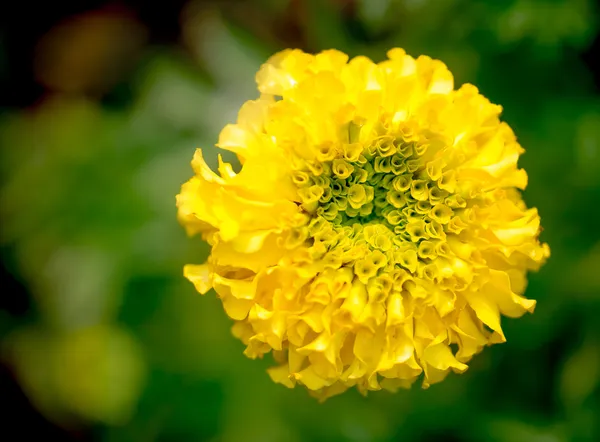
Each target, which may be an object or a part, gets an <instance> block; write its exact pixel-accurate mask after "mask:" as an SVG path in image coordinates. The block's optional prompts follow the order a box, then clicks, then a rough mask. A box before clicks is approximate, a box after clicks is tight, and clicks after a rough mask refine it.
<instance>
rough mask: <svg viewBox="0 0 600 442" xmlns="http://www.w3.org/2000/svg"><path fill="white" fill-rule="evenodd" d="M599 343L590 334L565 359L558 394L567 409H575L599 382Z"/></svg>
mask: <svg viewBox="0 0 600 442" xmlns="http://www.w3.org/2000/svg"><path fill="white" fill-rule="evenodd" d="M598 349H600V343H599V342H597V341H596V340H595V339H594V338H593V337H592V336H588V338H587V339H586V340H585V341H584V343H583V345H582V346H581V347H580V348H579V349H577V350H576V351H575V353H574V354H573V355H572V356H571V357H570V358H569V359H568V360H567V361H566V363H565V364H564V368H563V371H562V374H561V377H560V384H559V395H560V398H561V400H562V402H563V403H564V405H565V407H566V408H567V409H568V410H572V411H576V410H578V408H579V407H580V406H581V404H582V403H583V401H584V400H585V399H586V398H587V397H588V396H589V395H591V394H592V393H593V392H594V390H595V389H596V387H597V386H598V385H599V384H600V352H599V351H598Z"/></svg>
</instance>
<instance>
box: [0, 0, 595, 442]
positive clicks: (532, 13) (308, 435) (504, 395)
mask: <svg viewBox="0 0 600 442" xmlns="http://www.w3.org/2000/svg"><path fill="white" fill-rule="evenodd" d="M253 3H254V4H255V7H256V8H257V9H259V10H263V14H266V16H265V17H263V18H264V19H265V20H266V22H268V23H271V22H272V23H273V24H274V26H275V24H277V23H278V22H279V21H280V20H282V19H283V18H282V17H283V15H284V14H285V13H286V11H287V10H288V8H289V7H290V5H292V4H293V3H295V2H281V3H280V2H276V1H272V0H269V1H256V2H253ZM345 3H346V2H340V1H335V2H334V1H306V2H303V4H304V6H305V7H304V9H303V12H302V13H303V14H304V15H303V16H302V19H299V22H300V24H299V26H300V27H301V29H302V35H303V39H304V40H303V44H304V45H305V49H307V50H311V51H317V50H320V49H325V48H330V47H336V48H338V49H341V50H345V51H347V52H349V53H350V54H351V55H357V54H359V53H364V54H366V55H369V56H371V57H373V58H374V59H377V60H378V59H381V58H382V57H383V56H384V55H385V51H386V50H387V49H389V48H390V47H393V46H401V47H404V48H405V49H406V50H407V52H408V53H409V54H411V55H419V54H421V53H427V54H428V55H431V56H434V57H437V58H441V59H442V60H444V61H445V62H446V63H447V64H448V65H449V67H450V69H451V70H452V71H453V72H454V73H455V77H456V82H457V84H460V83H463V82H472V83H474V84H476V85H477V86H478V87H479V88H480V89H481V91H482V92H483V93H484V94H485V95H486V96H488V97H489V98H490V99H491V100H492V101H494V102H497V103H501V104H502V105H503V107H504V119H505V120H506V121H508V122H509V123H510V124H511V126H513V128H514V129H515V131H516V133H517V135H518V136H519V139H520V141H521V144H522V145H523V146H524V147H525V148H526V150H527V153H526V155H524V157H523V158H522V160H521V163H520V164H521V165H522V166H523V167H524V168H526V169H527V171H528V173H529V187H528V189H527V191H526V194H525V199H526V201H527V203H528V205H530V206H536V207H538V208H539V210H540V213H541V216H542V223H543V225H544V227H545V229H546V230H545V231H544V232H543V240H544V241H546V242H548V243H549V244H550V246H551V249H552V257H551V259H550V261H549V262H548V264H547V265H546V266H545V267H544V268H543V269H542V270H541V272H540V273H538V274H533V275H531V277H530V283H529V287H528V290H527V296H528V297H529V298H533V299H537V300H538V307H537V310H536V313H535V314H534V315H532V316H531V315H530V316H526V317H524V318H522V319H520V320H518V321H517V320H511V319H506V320H505V321H504V324H505V332H506V335H507V337H508V343H507V344H504V345H501V346H495V347H492V348H489V349H486V351H485V352H484V353H482V354H480V355H478V356H477V357H476V358H475V359H474V360H473V363H472V365H471V368H470V369H469V370H468V372H467V373H465V374H464V375H461V376H456V375H451V376H449V378H448V379H447V380H446V381H445V382H443V383H441V384H439V385H435V386H434V387H432V388H431V389H429V390H420V389H419V388H418V387H415V388H413V389H412V390H410V391H401V392H399V393H397V394H395V395H392V394H389V393H385V392H381V393H375V394H371V395H369V396H368V397H367V398H363V397H361V396H360V395H358V394H357V393H356V392H349V393H347V394H344V395H342V396H340V397H335V398H332V399H330V400H329V401H327V402H325V403H324V404H322V405H321V404H318V403H317V402H316V401H314V400H313V399H311V398H309V397H308V395H307V394H306V392H305V391H303V390H287V389H285V388H283V387H281V386H279V385H275V384H273V383H272V382H271V381H270V379H269V378H268V376H267V374H266V373H265V369H266V368H267V367H268V366H269V364H270V361H268V360H264V361H250V360H248V359H247V358H245V357H244V356H243V355H242V351H243V346H242V344H241V343H239V342H238V341H237V340H235V339H234V338H233V337H232V336H231V334H230V330H229V328H230V325H231V324H230V323H229V321H228V320H227V318H226V316H225V314H224V313H223V312H222V307H221V305H220V303H219V302H218V300H217V299H215V297H214V295H213V294H209V295H208V296H207V297H200V296H199V295H197V294H196V293H195V292H194V290H193V287H192V285H191V284H189V283H188V282H186V281H185V280H184V279H183V277H182V267H183V264H185V263H191V262H195V263H200V262H202V261H203V259H204V258H205V257H206V255H207V253H208V249H207V246H206V245H205V244H203V243H202V242H201V240H200V239H198V238H193V239H189V238H187V237H186V235H185V233H184V232H183V229H182V228H181V227H180V226H179V225H178V224H177V221H176V216H175V215H176V210H175V195H176V194H177V193H178V191H179V187H180V185H181V184H182V183H183V182H184V181H185V180H187V178H188V177H189V176H190V175H191V169H190V167H189V162H190V160H191V157H192V155H193V151H194V148H196V147H199V146H202V147H203V148H204V149H205V152H206V157H207V158H208V159H209V164H211V165H212V166H214V165H215V164H216V152H215V150H214V149H213V148H212V146H213V145H214V143H215V142H216V140H217V136H218V132H219V130H220V128H221V127H222V126H223V125H224V124H226V123H228V122H231V121H232V120H234V119H235V114H236V112H237V109H238V108H239V106H240V105H241V103H243V102H244V101H245V100H247V99H250V98H253V97H254V96H255V95H256V92H255V91H254V89H253V88H254V84H253V79H254V74H255V72H256V70H257V68H258V67H259V66H260V63H262V62H263V61H264V60H265V58H266V57H267V56H268V54H269V53H270V52H272V51H275V50H280V49H283V45H284V43H281V45H282V47H274V46H273V44H274V43H273V41H272V40H269V41H264V42H263V41H261V39H260V37H256V36H253V34H252V32H251V31H248V30H247V29H252V26H251V25H252V23H244V22H243V20H242V21H240V20H231V21H229V20H228V18H227V17H228V16H227V14H226V11H225V12H224V14H225V15H220V14H210V15H207V17H209V18H208V19H206V20H204V21H203V23H202V24H201V25H198V26H201V29H202V32H198V35H199V36H201V37H198V41H197V42H196V45H195V46H194V47H193V48H191V49H192V50H191V51H190V52H191V53H194V54H196V55H195V57H196V58H193V59H189V58H186V57H184V56H183V55H182V54H181V51H180V50H179V49H178V48H166V49H164V50H162V51H157V50H152V49H147V51H146V53H145V54H144V57H143V58H142V59H141V61H140V63H139V65H138V68H137V70H136V71H135V72H134V73H132V74H131V75H130V76H129V77H128V78H127V79H125V80H126V81H127V82H128V85H129V86H130V89H131V90H132V91H133V92H132V93H131V95H132V97H133V99H132V101H131V102H128V104H127V106H123V107H121V108H117V109H114V108H112V109H109V108H107V107H105V106H102V104H101V103H98V102H90V101H86V100H83V99H81V98H73V97H71V98H67V97H63V98H57V99H48V100H46V101H45V102H44V103H43V104H42V105H41V106H39V107H38V108H37V109H35V110H32V111H22V112H19V113H13V114H9V115H7V116H6V117H5V118H4V119H3V121H2V126H1V128H0V134H1V135H0V141H1V144H2V149H1V150H0V160H1V161H0V167H1V171H2V177H3V181H2V183H1V186H2V187H1V194H0V215H1V216H2V220H3V228H2V231H1V234H0V241H1V242H2V245H3V247H4V257H5V258H6V259H7V260H11V262H13V263H14V266H13V267H14V271H15V273H16V275H17V277H18V278H19V279H20V280H23V281H24V283H25V285H26V287H27V289H28V290H29V292H30V293H31V295H32V297H33V299H34V303H35V309H34V312H33V313H32V315H31V317H29V318H25V320H17V319H15V318H10V317H1V318H0V319H1V320H2V322H3V324H2V326H1V327H0V330H2V332H3V335H4V336H5V337H4V338H3V342H2V343H3V347H2V354H1V355H2V357H3V358H4V359H5V360H6V361H7V362H8V363H9V364H11V365H12V366H13V367H14V368H15V370H16V372H17V375H18V377H19V380H20V382H21V383H22V385H23V386H24V389H25V391H26V393H27V394H28V395H29V396H30V397H31V399H32V401H33V403H34V404H35V405H36V406H37V407H38V408H39V409H40V410H42V412H44V413H45V414H47V415H48V417H50V418H51V419H53V420H55V421H56V422H57V423H59V424H61V425H65V426H69V425H72V423H73V419H75V420H76V421H81V422H84V423H89V424H99V425H100V426H101V430H100V431H99V433H98V434H99V437H100V438H101V439H102V440H106V441H109V442H120V441H138V440H139V441H180V440H181V441H203V440H211V441H224V442H225V441H239V440H248V441H252V442H254V441H273V442H276V441H283V440H285V441H299V442H300V441H338V440H339V441H357V442H358V441H396V440H402V441H406V442H408V441H444V440H449V441H455V440H456V441H476V442H480V441H498V442H505V441H506V442H513V441H517V442H518V441H527V442H529V441H540V442H541V441H544V442H554V441H555V442H562V441H588V440H589V441H593V440H600V422H599V420H598V416H599V415H600V398H599V396H600V394H599V393H600V356H599V355H600V327H598V322H597V321H598V317H599V315H600V276H599V275H600V272H599V270H600V229H598V226H600V206H599V205H598V202H599V201H600V97H599V96H598V90H597V87H595V86H594V84H593V82H592V78H591V75H590V72H589V71H588V70H587V68H586V66H585V65H584V64H583V62H582V61H581V57H580V54H581V53H582V52H583V51H584V50H585V49H586V48H587V46H588V45H589V44H590V43H591V41H592V39H593V38H594V36H595V35H596V34H597V32H598V29H597V24H598V11H596V10H595V8H594V7H595V5H594V3H593V2H592V1H591V0H576V1H571V0H562V1H558V0H556V1H550V0H546V1H534V0H515V1H510V2H495V1H482V0H479V1H474V2H471V1H467V0H440V1H432V0H429V1H428V0H411V1H399V0H398V1H396V0H377V1H375V0H360V1H356V2H352V3H355V10H354V12H352V14H350V13H349V11H348V7H344V4H345ZM261 8H264V9H261ZM246 28H247V29H246ZM273 35H278V34H277V33H276V32H275V33H274V34H273ZM282 41H283V40H282ZM1 64H2V62H0V65H1ZM0 67H1V66H0ZM116 93H117V92H116ZM0 314H1V313H0ZM5 324H6V325H5Z"/></svg>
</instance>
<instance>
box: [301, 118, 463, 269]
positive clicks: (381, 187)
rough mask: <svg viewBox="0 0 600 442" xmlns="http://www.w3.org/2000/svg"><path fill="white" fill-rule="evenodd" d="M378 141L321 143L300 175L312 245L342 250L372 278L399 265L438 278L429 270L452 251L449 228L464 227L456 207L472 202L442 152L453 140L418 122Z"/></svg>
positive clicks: (381, 135) (376, 137)
mask: <svg viewBox="0 0 600 442" xmlns="http://www.w3.org/2000/svg"><path fill="white" fill-rule="evenodd" d="M351 124H352V123H351ZM371 140H373V141H371V142H370V143H369V144H368V145H366V146H364V145H363V144H361V143H358V142H354V143H345V144H343V143H341V144H338V145H335V144H333V143H327V144H324V145H322V146H319V148H318V154H317V158H316V160H315V161H313V162H309V161H305V162H304V164H305V167H303V168H299V169H298V170H297V171H296V173H295V174H294V177H293V181H294V183H295V184H296V185H297V186H298V188H299V195H300V198H301V199H302V207H303V208H304V210H305V211H306V212H307V213H308V214H309V215H310V222H309V224H308V226H307V229H308V231H307V232H306V233H307V237H308V238H312V240H313V241H314V242H313V246H312V248H313V249H314V248H315V246H317V248H319V249H320V250H321V251H322V252H323V254H326V253H327V252H331V251H334V250H335V251H336V253H335V254H337V255H339V257H340V259H339V262H340V265H344V263H350V262H352V264H353V265H354V270H355V273H357V274H361V273H362V274H364V276H365V279H367V280H368V279H369V277H370V276H374V275H375V274H377V272H378V270H379V269H382V268H387V269H389V268H393V267H396V266H400V267H403V268H405V269H406V270H408V271H410V272H411V273H415V272H417V271H418V273H421V274H422V273H427V272H429V274H431V275H432V277H435V276H436V275H437V273H438V272H437V270H434V269H432V268H429V270H426V268H427V266H429V265H430V264H431V263H432V262H433V260H434V259H435V258H436V257H437V256H439V255H444V254H447V252H448V249H447V244H446V234H447V233H457V232H459V231H460V230H461V228H462V223H461V220H460V218H459V217H456V216H455V212H456V211H461V209H463V208H464V207H465V206H466V202H465V200H464V199H462V198H461V197H460V196H459V195H454V194H452V191H453V190H454V175H453V172H444V167H445V166H446V163H445V162H444V161H443V160H441V159H439V158H438V156H436V153H438V152H439V151H440V150H441V149H443V148H444V147H445V146H446V145H447V142H445V140H443V139H441V138H440V137H438V136H436V135H435V134H434V133H429V132H426V131H419V130H417V128H416V125H415V124H404V125H402V126H400V127H399V128H397V129H396V130H394V131H380V132H379V133H375V135H374V136H373V137H372V138H371ZM309 241H310V240H309ZM373 252H378V253H373ZM371 255H373V256H371ZM365 257H367V258H368V259H367V258H365ZM365 259H366V261H365ZM361 260H362V261H365V262H362V261H361ZM359 261H361V262H362V264H358V262H359ZM367 261H368V262H367Z"/></svg>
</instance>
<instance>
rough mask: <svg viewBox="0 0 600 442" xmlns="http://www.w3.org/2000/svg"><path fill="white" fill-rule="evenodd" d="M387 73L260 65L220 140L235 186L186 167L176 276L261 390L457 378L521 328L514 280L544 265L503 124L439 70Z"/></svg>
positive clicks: (397, 65) (334, 389) (397, 66)
mask: <svg viewBox="0 0 600 442" xmlns="http://www.w3.org/2000/svg"><path fill="white" fill-rule="evenodd" d="M388 57H389V59H388V60H386V61H383V62H381V63H378V64H375V63H373V62H372V61H371V60H369V59H368V58H365V57H356V58H353V59H352V60H350V61H348V56H346V55H345V54H343V53H341V52H338V51H335V50H330V51H325V52H322V53H320V54H317V55H310V54H306V53H304V52H302V51H300V50H286V51H283V52H281V53H279V54H276V55H275V56H273V57H272V58H271V59H270V60H268V62H267V63H266V64H264V65H263V66H262V67H261V69H260V71H259V72H258V74H257V76H256V80H257V83H258V89H259V91H260V97H259V98H258V100H256V101H249V102H247V103H245V104H244V105H243V106H242V108H241V110H240V112H239V118H238V122H237V124H232V125H228V126H226V127H225V128H224V129H223V131H222V132H221V135H220V138H219V143H218V147H220V148H222V149H225V150H228V151H231V152H234V153H235V154H236V155H237V157H238V158H239V160H240V162H241V164H242V167H241V170H240V171H239V172H238V173H236V172H235V171H234V170H233V168H232V166H231V165H230V164H228V163H225V162H223V161H222V159H221V158H219V168H218V169H219V170H218V171H219V174H218V175H217V174H215V173H214V172H213V171H212V170H210V169H209V168H208V166H207V165H206V163H205V162H204V160H203V158H202V152H201V151H200V150H197V152H196V154H195V156H194V159H193V161H192V165H193V169H194V172H195V175H194V177H193V178H192V179H191V180H189V181H188V182H187V183H186V184H184V185H183V187H182V189H181V193H180V195H178V198H177V206H178V209H179V213H178V214H179V219H180V221H181V222H182V223H183V225H184V226H185V227H186V229H187V231H188V233H189V234H196V233H198V232H199V233H201V234H202V237H203V238H204V239H205V240H206V241H207V242H208V243H209V244H210V245H211V247H212V251H211V254H210V257H209V259H208V262H207V263H206V264H203V265H187V266H186V267H185V270H184V273H185V276H186V277H187V278H188V279H189V280H190V281H192V282H193V283H194V285H195V286H196V289H197V290H198V291H199V292H200V293H206V292H207V291H208V290H210V289H211V288H214V289H215V291H216V292H217V294H218V296H219V297H220V299H221V300H222V302H223V306H224V308H225V312H226V313H227V314H228V315H229V316H230V317H231V318H232V319H233V320H235V325H234V326H233V333H234V335H235V336H236V337H238V338H239V339H241V340H242V341H243V342H244V344H246V346H247V348H246V350H245V354H246V355H247V356H249V357H251V358H256V357H261V356H263V355H264V354H265V353H269V352H272V353H273V357H274V359H275V360H276V361H277V363H278V364H279V365H278V366H276V367H274V368H272V369H270V370H269V374H270V376H271V377H272V379H273V380H274V381H275V382H279V383H282V384H283V385H286V386H288V387H293V386H295V385H296V384H301V385H304V386H306V387H307V388H308V389H309V390H310V391H311V392H312V393H313V394H314V395H315V396H318V397H320V398H322V399H324V398H327V397H329V396H332V395H335V394H338V393H341V392H343V391H344V390H346V389H348V388H349V387H352V386H357V388H358V389H359V390H360V391H361V392H366V391H368V390H379V389H381V388H382V387H383V388H386V389H389V390H395V389H397V388H398V387H408V386H410V385H411V384H412V383H413V382H414V381H415V380H416V379H417V378H418V377H419V376H420V375H421V373H423V375H424V377H423V386H424V387H428V386H429V385H430V384H433V383H435V382H439V381H441V380H442V379H443V378H444V377H445V376H446V375H447V374H448V372H449V371H450V370H453V371H455V372H459V373H460V372H464V371H465V370H466V369H467V365H466V364H465V363H466V362H468V361H469V360H470V359H471V357H472V356H473V355H474V354H476V353H478V352H479V351H480V350H481V349H482V348H483V347H484V346H485V345H489V344H493V343H498V342H504V341H505V337H504V334H503V333H502V329H501V327H500V314H503V315H506V316H510V317H518V316H521V315H522V314H523V313H524V312H526V311H530V312H531V311H533V308H534V306H535V301H532V300H528V299H525V298H523V297H521V296H520V295H521V294H522V293H523V291H524V290H525V285H526V273H527V271H528V270H537V269H538V268H539V267H540V265H541V264H542V263H543V261H544V260H545V259H546V258H547V257H548V256H549V248H548V246H547V245H546V244H540V243H539V242H538V239H537V238H538V234H539V232H540V219H539V216H538V213H537V210H536V209H527V208H526V207H525V204H524V203H523V201H522V200H521V196H520V193H519V189H524V188H525V186H526V184H527V175H526V173H525V171H523V170H521V169H518V168H517V160H518V158H519V155H520V154H521V153H522V152H523V149H522V148H521V146H520V145H519V144H518V143H517V141H516V138H515V135H514V133H513V131H512V130H511V128H510V127H509V126H508V125H507V124H505V123H502V122H500V120H499V118H498V116H499V114H500V112H501V108H500V106H497V105H494V104H491V103H490V102H489V101H488V100H487V99H486V98H485V97H483V96H482V95H480V94H479V92H478V90H477V88H475V87H474V86H472V85H468V84H467V85H464V86H462V87H461V88H460V89H458V90H454V84H453V77H452V74H451V73H450V72H449V71H448V69H447V68H446V66H445V65H444V64H443V63H442V62H440V61H438V60H432V59H431V58H429V57H426V56H421V57H419V58H417V59H416V60H415V59H414V58H412V57H410V56H408V55H406V53H405V52H404V51H403V50H402V49H392V50H391V51H389V53H388ZM453 344H454V345H453Z"/></svg>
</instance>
